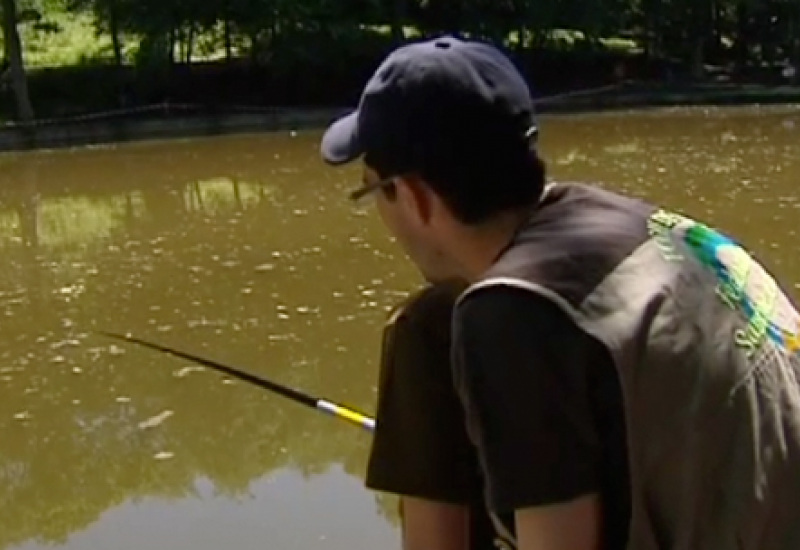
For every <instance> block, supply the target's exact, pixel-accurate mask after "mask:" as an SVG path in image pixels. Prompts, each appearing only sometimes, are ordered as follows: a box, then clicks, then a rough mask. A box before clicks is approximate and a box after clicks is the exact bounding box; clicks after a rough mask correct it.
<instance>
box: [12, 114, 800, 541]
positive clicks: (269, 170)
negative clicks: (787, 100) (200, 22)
mask: <svg viewBox="0 0 800 550" xmlns="http://www.w3.org/2000/svg"><path fill="white" fill-rule="evenodd" d="M798 131H800V115H798V111H797V110H796V109H783V110H780V109H764V110H760V109H729V110H723V109H712V110H667V111H658V112H655V111H648V112H645V113H615V114H606V115H599V116H588V115H585V116H565V117H546V118H545V119H543V121H542V145H541V147H542V151H543V154H544V156H545V157H546V158H547V160H548V161H549V163H550V166H551V173H552V174H553V176H554V177H555V178H556V179H574V180H582V181H594V182H597V183H599V184H600V185H602V186H606V187H613V188H618V189H622V190H624V191H627V192H630V193H633V194H636V195H638V196H642V197H646V198H648V199H652V200H656V201H658V202H661V203H662V204H665V205H667V206H669V207H671V208H676V209H678V210H681V211H684V212H686V213H688V214H690V215H693V216H697V217H699V218H701V219H704V220H706V221H707V222H708V223H710V224H712V225H717V226H719V227H721V228H723V229H724V230H727V231H729V232H731V233H732V234H733V235H734V236H736V237H738V238H739V239H741V240H742V241H743V242H744V244H746V245H747V246H748V247H749V248H750V249H751V250H753V251H754V252H755V253H756V254H757V255H758V256H759V257H761V258H763V259H764V261H765V263H766V265H767V266H768V267H771V268H773V270H774V271H775V272H776V273H777V274H778V275H779V276H780V277H781V279H782V280H783V281H784V282H785V283H786V284H787V285H789V286H790V287H792V289H793V290H796V289H797V288H798V285H799V284H800V257H798V254H797V253H796V250H797V246H796V244H795V243H796V240H797V231H798V222H797V220H798V219H800V218H799V217H798V215H799V214H800V188H798V183H797V182H798V180H797V175H798V174H800V139H798ZM318 138H319V135H318V134H315V133H304V134H299V135H296V136H289V135H267V136H264V135H260V136H239V137H226V138H217V139H206V140H187V141H176V142H169V143H149V144H132V145H126V146H123V147H108V148H97V149H83V150H75V151H57V152H40V153H34V154H20V155H4V156H0V249H1V250H2V253H3V255H4V258H5V262H4V263H3V266H2V268H0V391H2V394H3V399H2V400H0V440H2V441H3V453H2V454H1V455H0V484H1V485H2V486H3V487H4V490H3V491H2V493H0V549H10V548H24V549H26V550H33V549H35V548H41V547H44V546H48V547H49V546H50V545H56V546H58V547H59V548H69V549H73V548H74V549H77V548H81V549H82V548H112V547H113V548H115V549H121V548H141V547H161V548H167V547H168V548H172V549H176V550H180V549H184V548H186V549H189V548H191V549H192V550H203V549H211V548H214V549H216V548H220V547H222V546H224V545H228V546H232V547H236V548H237V549H238V548H263V547H264V546H265V545H268V546H269V547H270V548H304V549H305V548H313V547H325V548H326V549H331V548H351V547H354V546H363V547H397V546H398V541H397V532H396V522H397V517H396V514H395V506H394V501H393V500H392V499H386V498H384V497H380V496H376V495H372V494H370V493H369V492H368V491H366V490H365V489H363V487H362V486H361V478H362V476H363V471H364V467H365V460H366V454H367V450H368V445H369V436H368V435H367V434H365V433H362V432H361V431H360V430H358V429H357V428H354V427H352V426H349V425H346V424H344V423H342V422H339V421H337V420H335V419H333V418H329V417H326V416H322V415H319V414H316V413H314V412H313V411H308V410H306V409H305V408H303V407H302V406H300V405H297V404H293V403H289V402H286V401H285V400H283V399H280V398H278V397H275V396H271V395H269V394H266V393H264V392H262V391H259V390H258V389H255V388H253V387H251V386H249V385H247V384H244V383H229V382H228V381H226V380H225V379H224V378H222V377H220V376H219V375H217V374H215V373H211V372H205V371H199V370H197V369H196V368H195V367H194V366H193V365H191V364H188V363H186V362H184V361H181V360H178V359H175V358H170V357H165V356H163V355H161V354H157V353H154V352H151V351H149V350H144V349H140V348H137V347H135V346H125V345H121V344H118V343H111V342H109V341H108V340H105V339H101V338H99V337H95V336H92V335H91V332H92V331H94V330H109V331H113V332H123V333H124V332H131V333H133V334H135V335H136V336H138V337H141V338H143V339H149V340H154V341H157V342H159V343H163V344H165V345H171V346H174V347H176V348H179V349H184V350H187V351H195V352H197V353H198V354H201V355H206V356H209V357H210V358H214V359H217V360H219V361H221V362H223V363H228V364H232V365H237V366H240V367H242V368H245V369H247V370H249V371H252V372H254V373H258V374H261V375H263V376H265V377H268V378H270V379H273V380H276V381H278V382H280V383H283V384H287V385H290V386H294V387H297V388H299V389H302V390H305V391H308V392H309V393H313V394H317V395H322V396H325V397H329V398H331V399H334V400H338V401H341V402H343V403H345V404H349V405H352V406H354V407H355V408H357V409H360V410H365V411H374V408H375V389H374V388H375V379H376V364H377V359H378V352H379V348H378V346H379V335H380V330H381V327H382V324H383V322H384V319H385V315H386V311H387V309H388V308H390V307H391V306H392V305H394V304H395V303H396V302H397V301H398V300H399V299H400V298H401V297H403V296H405V295H407V293H408V292H409V291H410V290H411V289H413V288H415V287H416V286H418V285H419V279H418V277H417V274H416V273H415V272H414V270H413V268H412V267H411V266H410V264H409V263H408V262H407V261H406V260H405V258H404V257H403V255H402V254H401V253H400V252H399V251H398V250H397V249H396V248H395V245H394V244H393V243H392V242H391V241H390V239H389V238H388V237H387V236H386V234H385V233H384V231H383V230H382V228H381V227H380V225H379V222H378V220H377V219H376V218H375V216H374V215H372V214H369V215H364V214H361V213H359V212H355V211H353V210H352V209H351V207H350V205H348V204H347V201H346V198H345V197H346V193H347V191H349V190H350V189H351V188H352V187H354V186H356V185H357V182H358V178H359V173H358V167H352V168H347V169H344V170H330V169H327V168H325V167H324V166H322V164H321V163H320V161H319V160H318V156H317V149H316V147H317V143H318V141H317V140H318Z"/></svg>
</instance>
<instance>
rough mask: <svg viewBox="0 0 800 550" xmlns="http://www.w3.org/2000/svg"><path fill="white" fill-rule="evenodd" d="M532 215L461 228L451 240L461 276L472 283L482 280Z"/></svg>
mask: <svg viewBox="0 0 800 550" xmlns="http://www.w3.org/2000/svg"><path fill="white" fill-rule="evenodd" d="M529 217H530V212H529V211H527V210H525V211H519V212H514V213H509V214H504V215H503V216H500V217H498V218H496V219H494V220H492V221H491V222H490V223H487V224H485V225H481V226H477V227H471V226H465V225H457V226H455V227H454V228H453V231H452V233H451V236H450V242H451V243H452V244H451V250H452V251H453V258H454V259H455V261H456V263H457V264H458V266H459V271H461V276H462V277H464V279H465V280H467V281H468V282H470V283H473V282H475V281H477V280H479V279H480V278H481V276H483V274H484V273H485V272H486V271H487V270H488V269H489V268H490V267H492V265H493V264H494V263H495V262H496V261H497V259H498V257H499V256H500V255H501V254H502V253H503V251H504V250H505V249H506V248H507V247H508V245H509V244H510V243H511V241H512V240H513V239H514V237H515V235H516V234H517V231H519V228H520V226H521V225H522V224H524V223H525V221H527V220H528V219H529Z"/></svg>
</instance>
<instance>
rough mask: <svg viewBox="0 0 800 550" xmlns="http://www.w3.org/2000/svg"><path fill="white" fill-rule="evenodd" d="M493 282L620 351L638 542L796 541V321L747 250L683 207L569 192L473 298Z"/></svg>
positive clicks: (782, 548) (799, 442)
mask: <svg viewBox="0 0 800 550" xmlns="http://www.w3.org/2000/svg"><path fill="white" fill-rule="evenodd" d="M487 285H512V286H515V287H519V288H523V289H526V290H529V291H530V292H533V293H535V294H537V295H539V296H542V297H544V298H546V299H548V300H551V301H552V302H553V303H555V304H557V305H558V306H560V308H561V309H562V310H563V311H564V312H566V313H567V314H568V315H569V316H570V317H571V318H572V319H573V320H574V322H575V323H576V324H577V326H578V327H579V328H580V329H582V330H583V331H585V332H586V333H588V334H590V335H592V336H594V337H595V338H596V339H597V340H599V341H600V342H601V343H603V344H604V345H605V347H606V348H607V349H608V350H609V352H610V355H611V357H612V358H613V360H614V363H615V365H616V368H617V372H618V376H619V380H620V382H621V387H622V392H623V399H624V409H625V419H626V423H627V431H628V433H627V435H628V437H627V439H628V456H629V469H630V478H631V479H630V483H631V486H630V491H631V494H630V497H631V505H632V515H631V520H630V528H629V545H628V548H629V549H630V550H656V549H659V550H667V549H669V550H800V385H799V384H798V376H799V375H800V356H799V355H798V353H799V352H798V350H800V337H799V336H798V332H799V331H800V315H798V313H797V311H796V309H795V308H794V306H793V305H792V303H791V302H790V300H789V299H788V298H787V297H786V295H785V294H784V293H783V292H782V290H781V289H780V288H779V286H778V285H777V284H776V282H775V280H774V279H773V278H772V277H771V276H770V275H769V274H768V273H767V272H766V271H765V270H764V269H763V268H762V267H761V266H760V265H759V264H758V263H756V261H754V260H753V259H752V258H751V257H750V256H749V255H748V253H747V252H745V251H744V250H743V248H741V247H740V246H739V245H737V244H736V243H734V242H733V241H731V240H730V239H728V238H727V237H725V236H723V235H721V234H720V233H718V232H716V231H714V230H712V229H710V228H709V227H707V226H705V225H702V224H700V223H698V222H695V221H693V220H691V219H688V218H686V217H683V216H680V215H678V214H674V213H670V212H667V211H664V210H659V209H656V208H653V207H651V206H649V205H646V204H644V203H641V202H639V201H635V200H631V199H628V198H624V197H620V196H618V195H616V194H612V193H609V192H606V191H603V190H600V189H597V188H593V187H588V186H582V185H573V184H565V185H557V186H554V187H553V188H552V189H550V190H549V192H548V193H547V195H546V198H544V199H543V201H542V204H541V206H540V208H539V209H538V210H537V212H536V213H535V214H534V215H533V217H532V218H531V220H530V222H529V223H528V224H527V225H526V226H525V227H524V228H523V229H522V230H521V231H520V233H519V234H518V236H517V237H516V239H515V242H514V244H513V245H512V246H511V247H510V248H509V249H508V250H507V251H506V252H505V253H504V254H503V255H502V256H501V258H500V259H499V261H498V262H497V263H496V264H495V265H494V266H493V267H492V268H491V269H490V270H489V272H488V273H486V274H485V277H484V278H483V279H482V280H481V281H480V282H478V283H476V284H475V285H473V286H472V287H470V289H468V290H467V291H466V293H465V296H466V295H468V294H469V293H470V292H474V291H475V289H477V288H480V287H485V286H487ZM462 299H463V296H462ZM537 336H539V337H541V336H542V335H532V337H537Z"/></svg>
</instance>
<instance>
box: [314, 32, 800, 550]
mask: <svg viewBox="0 0 800 550" xmlns="http://www.w3.org/2000/svg"><path fill="white" fill-rule="evenodd" d="M535 136H536V125H535V121H534V114H533V107H532V102H531V98H530V94H529V92H528V89H527V86H526V84H525V82H524V80H523V79H522V77H521V76H520V75H519V74H518V72H517V71H516V70H515V69H514V67H513V65H512V64H511V63H510V62H509V60H508V59H507V58H505V57H504V56H503V55H502V54H501V53H500V52H498V51H497V50H496V49H494V48H492V47H490V46H487V45H482V44H479V43H475V42H462V41H459V40H456V39H451V38H441V39H437V40H432V41H426V42H422V43H418V44H413V45H408V46H404V47H402V48H400V49H398V50H396V51H395V52H393V53H392V54H391V55H390V56H388V58H387V59H386V60H384V62H383V63H382V64H381V66H380V67H379V68H378V70H377V72H376V74H375V75H374V76H373V78H372V79H370V81H369V83H368V84H367V86H366V88H365V90H364V93H363V95H362V98H361V101H360V103H359V106H358V109H357V110H356V111H355V112H354V113H353V114H351V115H349V116H347V117H345V118H343V119H341V120H339V121H337V122H336V123H335V124H334V125H332V126H331V128H329V129H328V131H327V132H326V135H325V137H324V138H323V141H322V153H323V156H324V158H325V159H326V160H327V161H328V162H329V163H331V164H341V163H345V162H349V161H353V160H355V159H357V158H363V160H364V163H365V170H364V182H363V183H364V185H363V186H362V188H361V189H359V190H357V191H356V192H354V193H353V198H355V199H360V198H363V197H366V196H370V197H373V198H374V199H375V201H376V206H377V209H378V212H379V214H380V216H381V218H382V219H383V221H384V223H385V224H386V226H387V227H388V228H389V230H390V231H391V233H392V234H393V235H394V236H395V237H396V238H397V240H398V242H399V243H400V244H401V245H402V246H403V248H404V249H405V251H406V252H407V253H408V255H409V256H410V257H411V259H412V260H413V261H414V262H415V263H416V265H417V266H418V267H419V269H420V270H421V271H422V273H423V274H424V276H425V277H426V278H427V279H428V280H430V281H438V280H442V279H447V278H458V279H462V280H465V281H467V282H468V283H469V285H470V286H469V288H468V289H467V290H466V291H465V292H464V293H463V294H462V295H461V297H460V298H459V300H458V302H457V305H456V308H455V311H454V315H453V330H454V332H453V377H454V384H455V387H456V390H457V391H458V394H459V398H460V401H461V402H462V404H463V406H464V418H465V422H466V425H467V432H468V434H469V436H470V439H471V441H473V442H474V444H475V446H476V449H477V454H478V457H479V463H480V466H481V473H482V476H483V478H484V479H485V489H486V496H487V499H488V504H489V506H490V507H491V509H492V510H493V511H494V512H498V513H513V515H514V523H515V528H516V537H517V541H516V542H517V545H518V548H519V549H520V550H533V549H536V550H561V549H565V550H566V549H569V550H588V549H599V548H603V549H620V548H628V549H631V550H651V549H687V550H688V549H713V550H726V549H736V550H755V549H758V550H772V549H776V550H778V549H780V550H789V549H796V548H800V467H798V464H800V385H798V382H797V377H798V374H800V357H798V350H799V349H800V337H799V336H798V332H799V331H800V315H798V313H797V311H796V309H795V307H794V306H793V305H792V303H791V302H790V300H789V298H788V297H787V296H786V294H785V293H784V292H783V291H782V290H781V288H780V287H779V285H778V284H777V283H776V282H775V280H774V279H773V278H772V277H771V276H770V275H769V274H768V273H767V272H766V271H765V270H764V269H763V268H762V267H761V266H760V265H759V264H758V263H757V262H756V261H754V260H753V259H752V258H751V257H750V256H749V255H748V254H747V252H745V250H744V249H743V248H742V247H740V246H739V245H738V244H736V243H735V242H734V241H732V240H731V239H729V238H728V237H725V236H724V235H722V234H721V233H719V232H717V231H715V230H713V229H711V228H709V227H707V226H705V225H703V224H701V223H698V222H696V221H693V220H691V219H689V218H687V217H684V216H681V215H679V214H677V213H673V212H670V211H668V210H665V209H661V208H659V207H656V206H653V205H649V204H646V203H644V202H642V201H639V200H634V199H632V198H627V197H623V196H620V195H618V194H615V193H611V192H608V191H604V190H601V189H599V188H595V187H592V186H588V185H580V184H562V183H559V184H551V185H547V186H546V185H545V170H544V164H543V162H542V161H541V160H540V159H539V157H538V155H537V153H536V148H535V140H534V138H535ZM419 506H420V507H421V509H424V513H429V514H430V517H431V518H432V519H431V523H432V525H429V526H426V527H425V528H426V529H428V531H429V532H432V533H438V534H439V539H440V540H441V545H440V546H434V545H432V544H429V545H428V546H425V548H426V550H430V549H435V548H438V547H441V548H449V546H447V544H446V541H447V540H448V536H447V534H446V533H448V532H449V533H451V534H452V537H455V536H457V535H456V533H457V532H458V531H457V528H456V527H454V526H453V524H454V523H457V522H453V521H452V518H451V516H452V515H458V514H466V513H467V512H466V511H465V506H463V505H462V506H461V507H459V508H456V510H455V511H454V510H453V509H452V506H450V507H448V503H445V502H440V501H436V500H433V501H430V502H428V501H426V502H424V503H423V504H419ZM446 510H449V511H446ZM406 513H409V510H408V509H406ZM409 548H411V547H409ZM415 548H422V546H419V547H415Z"/></svg>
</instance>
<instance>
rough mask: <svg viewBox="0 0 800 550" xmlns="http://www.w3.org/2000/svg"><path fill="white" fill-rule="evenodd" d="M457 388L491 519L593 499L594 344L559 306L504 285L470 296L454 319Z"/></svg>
mask: <svg viewBox="0 0 800 550" xmlns="http://www.w3.org/2000/svg"><path fill="white" fill-rule="evenodd" d="M454 334H455V347H454V361H455V366H456V371H455V381H456V384H457V387H458V391H459V393H460V395H461V398H462V400H463V402H464V404H465V406H466V408H467V418H468V425H469V433H470V434H471V436H472V437H473V440H474V442H475V443H476V445H477V447H478V449H479V456H480V462H481V464H482V467H483V471H484V475H485V476H486V483H487V496H488V499H489V504H490V506H491V507H492V508H493V509H494V510H495V511H496V512H498V513H510V512H512V511H513V510H515V509H519V508H525V507H529V506H538V505H546V504H553V503H557V502H565V501H568V500H571V499H573V498H577V497H579V496H581V495H585V494H589V493H595V492H599V490H600V487H599V484H600V481H599V476H598V464H599V463H600V460H601V457H600V454H601V450H600V442H599V437H598V433H597V429H596V427H595V422H594V419H593V415H592V399H591V388H590V387H589V386H590V384H589V380H590V379H591V377H590V376H589V375H588V369H591V368H592V363H593V361H594V362H597V361H601V360H603V359H602V357H603V356H602V354H598V351H597V349H598V346H599V344H598V343H597V342H596V341H594V340H592V339H590V338H589V337H588V336H587V335H586V334H584V333H583V332H582V331H580V330H579V329H578V328H577V327H576V326H575V325H574V323H573V322H572V320H571V319H570V318H569V317H568V316H567V315H566V313H564V312H563V311H561V310H560V309H559V308H558V306H556V305H555V304H553V303H551V302H549V301H547V300H546V299H544V298H543V297H540V296H537V295H535V294H533V293H532V292H529V291H527V290H524V289H520V288H515V287H511V286H496V287H486V288H483V289H478V290H476V291H475V292H474V293H472V294H470V295H468V296H467V297H466V298H465V299H464V301H463V302H462V303H461V304H460V305H459V308H458V312H457V315H456V317H455V333H454Z"/></svg>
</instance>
